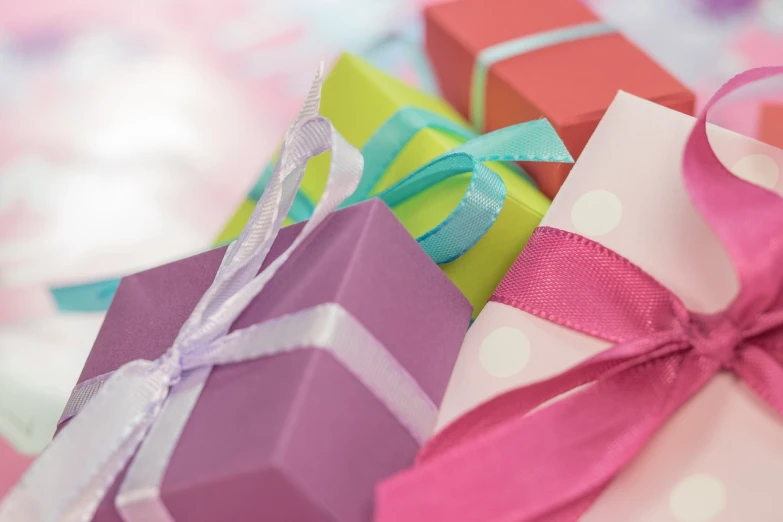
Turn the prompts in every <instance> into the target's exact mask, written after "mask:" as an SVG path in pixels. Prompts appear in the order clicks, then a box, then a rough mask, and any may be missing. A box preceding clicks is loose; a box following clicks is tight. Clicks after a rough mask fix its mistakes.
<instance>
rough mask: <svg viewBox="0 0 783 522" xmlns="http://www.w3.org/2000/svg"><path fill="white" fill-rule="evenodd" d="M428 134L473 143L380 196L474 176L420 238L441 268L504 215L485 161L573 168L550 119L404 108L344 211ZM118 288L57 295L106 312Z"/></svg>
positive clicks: (297, 213)
mask: <svg viewBox="0 0 783 522" xmlns="http://www.w3.org/2000/svg"><path fill="white" fill-rule="evenodd" d="M425 128H431V129H435V130H438V131H441V132H445V133H448V134H451V135H454V136H456V137H459V138H462V139H466V140H468V141H467V142H466V143H464V144H463V145H461V146H459V147H457V148H455V149H453V150H451V151H449V152H447V153H446V154H443V155H441V156H439V157H437V158H435V159H434V160H432V161H430V162H429V163H427V164H426V165H423V166H422V167H420V168H418V169H417V170H416V171H414V172H413V173H411V174H409V175H408V176H407V177H405V178H404V179H402V180H400V181H399V182H397V183H395V184H394V185H392V186H391V187H389V188H388V189H386V190H384V191H382V192H380V193H379V194H376V196H377V197H379V198H381V199H382V200H383V201H384V202H386V204H388V205H389V206H390V207H394V206H396V205H398V204H400V203H402V202H404V201H406V200H408V199H410V198H412V197H414V196H416V195H417V194H419V193H421V192H422V191H424V190H426V189H428V188H430V187H433V186H434V185H436V184H438V183H440V182H441V181H444V180H445V179H448V178H450V177H452V176H456V175H459V174H464V173H470V181H469V182H468V187H467V189H466V191H465V195H464V196H463V198H462V199H461V200H460V202H459V203H458V204H457V207H456V208H455V209H454V211H452V212H451V214H449V215H448V216H447V217H446V219H444V220H443V221H442V222H440V223H439V224H438V225H437V226H435V227H433V228H432V229H430V230H428V231H427V232H425V233H424V234H422V235H421V236H419V237H417V238H416V239H417V241H418V242H419V244H420V245H421V246H422V248H423V249H424V250H425V252H427V254H428V255H429V256H430V257H431V258H432V260H433V261H435V262H436V263H438V264H443V263H448V262H450V261H453V260H455V259H457V258H459V257H460V256H461V255H462V254H464V253H465V252H466V251H468V250H469V249H470V248H471V247H473V245H475V244H476V242H478V240H479V239H481V238H482V237H483V236H484V234H486V232H487V230H489V228H490V227H491V226H492V225H493V224H494V222H495V220H496V219H497V217H498V214H500V211H501V209H502V208H503V204H504V202H505V200H506V185H505V183H504V182H503V180H502V179H501V177H500V176H499V175H498V174H497V173H496V172H494V171H493V170H491V169H490V168H489V167H487V166H486V165H484V162H489V161H509V162H515V161H542V162H557V163H572V162H573V159H572V158H571V155H570V154H569V153H568V150H566V148H565V145H563V142H562V141H560V138H559V137H558V136H557V133H556V132H555V130H554V129H553V128H552V126H551V125H550V124H549V122H547V121H546V120H535V121H530V122H526V123H521V124H519V125H513V126H511V127H507V128H504V129H500V130H498V131H495V132H492V133H490V134H486V135H484V136H477V135H476V134H475V133H474V132H473V131H471V130H470V129H466V128H465V127H464V126H462V125H460V124H459V123H456V122H454V121H452V120H449V119H448V118H445V117H443V116H441V115H439V114H436V113H433V112H430V111H427V110H424V109H420V108H416V107H404V108H401V109H400V110H398V111H397V112H396V113H395V114H393V115H392V116H391V117H390V118H389V119H388V120H387V121H386V122H385V123H384V124H383V125H381V126H380V127H379V128H378V129H377V130H376V131H375V133H373V135H372V136H371V137H370V138H369V139H368V140H367V143H365V145H364V147H362V154H363V155H364V158H365V166H364V173H363V175H362V180H361V182H360V183H359V186H358V188H357V189H356V191H355V192H354V194H352V195H351V196H350V197H349V198H348V199H347V200H346V201H345V203H344V204H343V206H345V205H350V204H353V203H358V202H360V201H364V200H366V199H368V198H370V197H371V196H372V190H373V189H374V188H375V186H377V184H378V182H379V181H380V179H381V178H382V176H383V175H384V173H385V172H386V171H387V169H388V168H389V166H390V165H391V164H392V162H393V161H394V159H395V158H396V157H397V156H398V155H399V153H400V152H401V151H402V150H403V148H404V147H405V146H406V145H407V144H408V143H409V142H410V141H411V140H412V139H413V137H414V136H415V135H416V134H417V133H418V132H419V131H421V130H422V129H425ZM510 166H511V167H512V168H515V169H517V171H518V173H519V175H520V176H523V177H525V178H526V179H527V180H528V181H530V180H529V178H527V175H526V174H524V172H522V171H521V170H519V169H518V168H517V167H515V166H514V165H513V164H510ZM273 170H274V164H273V163H270V164H269V165H268V166H267V167H266V168H265V169H264V172H263V173H262V175H261V177H260V178H259V179H258V181H257V182H256V184H255V185H254V187H253V188H252V190H251V191H250V194H249V195H248V198H249V199H251V200H253V201H258V200H259V199H260V197H261V194H262V193H263V191H264V187H265V186H266V184H267V182H268V180H269V178H270V176H271V173H272V172H273ZM531 183H532V182H531ZM312 211H313V203H312V201H310V200H309V199H308V198H307V196H305V195H304V194H303V193H302V192H299V193H297V194H296V197H295V200H294V205H293V206H292V208H291V211H290V212H289V214H288V217H289V218H291V219H292V220H293V221H295V222H298V221H304V220H306V219H308V218H309V217H310V216H311V214H312ZM118 284H119V280H118V279H111V280H105V281H98V282H92V283H87V284H84V285H74V286H69V287H60V288H55V289H52V294H53V295H54V297H55V301H56V303H57V305H58V308H59V309H60V310H62V311H101V310H106V309H108V306H109V304H110V303H111V299H112V297H113V296H114V292H115V291H116V288H117V285H118Z"/></svg>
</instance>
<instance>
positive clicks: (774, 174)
mask: <svg viewBox="0 0 783 522" xmlns="http://www.w3.org/2000/svg"><path fill="white" fill-rule="evenodd" d="M731 171H732V172H733V173H734V175H735V176H737V177H738V178H742V179H744V180H745V181H749V182H751V183H754V184H756V185H758V186H760V187H764V188H766V189H772V188H775V185H777V183H778V178H779V177H780V168H778V164H777V162H776V161H775V160H774V159H772V158H770V157H769V156H767V155H766V154H751V155H749V156H745V157H744V158H742V159H741V160H739V161H738V162H737V163H735V164H734V166H733V167H732V168H731Z"/></svg>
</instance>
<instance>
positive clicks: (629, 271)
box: [376, 67, 783, 522]
mask: <svg viewBox="0 0 783 522" xmlns="http://www.w3.org/2000/svg"><path fill="white" fill-rule="evenodd" d="M781 72H783V67H768V68H761V69H753V70H750V71H747V72H745V73H743V74H740V75H738V76H736V77H735V78H733V79H732V80H730V81H729V82H727V83H726V85H724V86H723V87H722V88H721V89H720V90H719V91H718V92H717V93H716V94H715V96H714V97H713V99H712V100H711V101H710V103H709V104H708V105H707V107H706V108H705V111H704V112H703V113H702V114H701V116H700V117H699V118H698V119H697V121H696V124H695V125H694V128H693V130H692V132H691V135H690V137H689V139H688V142H687V144H686V148H685V153H684V157H683V177H684V180H685V186H686V188H687V190H688V192H689V194H690V196H691V199H692V200H693V203H694V205H695V207H696V208H697V209H698V210H699V211H700V213H701V214H702V216H703V217H704V219H705V220H706V222H707V223H708V224H709V225H710V226H711V227H712V229H713V230H714V232H715V234H716V235H717V236H718V238H719V239H720V241H721V242H722V244H723V245H724V247H725V248H726V250H727V252H728V253H729V256H730V258H731V260H732V262H733V264H734V267H735V269H736V271H737V275H738V276H739V280H740V284H741V289H740V292H739V294H738V295H737V297H736V298H735V299H734V301H732V303H731V304H730V305H729V306H728V307H727V308H726V309H725V310H722V311H720V312H718V313H715V314H710V315H707V314H698V313H693V312H690V311H688V310H687V309H686V308H685V306H684V305H683V304H682V303H681V301H680V300H679V299H678V298H677V296H675V295H674V294H673V293H672V292H671V291H669V290H668V289H666V288H665V287H664V286H663V285H661V284H660V283H658V282H657V281H655V280H654V279H653V278H652V277H651V276H650V275H648V274H646V273H645V272H644V271H642V270H641V269H640V268H639V267H637V266H635V265H633V264H632V263H631V262H630V261H628V260H627V259H625V258H623V257H622V256H620V255H618V254H617V253H615V252H612V251H610V250H608V249H606V248H605V247H603V246H602V245H600V244H598V243H595V242H593V241H591V240H588V239H586V238H584V237H581V236H578V235H576V234H571V233H568V232H564V231H562V230H557V229H552V228H548V227H541V228H539V229H537V230H536V232H535V233H534V234H533V237H532V238H531V240H530V242H529V243H528V246H527V247H526V249H525V251H524V252H523V253H522V254H521V255H520V257H519V258H518V259H517V261H516V262H515V264H514V265H513V266H512V268H511V270H510V271H509V272H508V274H507V276H506V277H505V279H504V280H503V282H502V283H501V284H500V286H499V287H498V289H497V290H496V292H495V294H494V296H493V300H494V301H497V302H501V303H504V304H507V305H510V306H514V307H516V308H519V309H521V310H524V311H526V312H528V313H530V314H532V315H535V316H537V317H541V318H544V319H546V320H548V321H551V322H554V323H557V324H559V325H562V326H565V327H567V328H570V329H573V330H577V331H580V332H583V333H586V334H589V335H591V336H594V337H597V338H601V339H604V340H607V341H612V342H614V343H616V344H615V345H614V346H613V347H612V348H610V349H608V350H606V351H604V352H602V353H600V354H598V355H596V356H594V357H592V358H591V359H588V360H587V361H585V362H583V363H581V364H579V365H578V366H576V367H574V368H572V369H570V370H567V371H566V372H564V373H562V374H560V375H558V376H555V377H553V378H551V379H548V380H545V381H542V382H538V383H534V384H532V385H529V386H526V387H523V388H519V389H516V390H512V391H509V392H507V393H505V394H502V395H500V396H499V397H496V398H495V399H492V400H491V401H489V402H487V403H485V404H484V405H481V406H479V407H478V408H477V409H475V410H473V411H471V412H468V413H467V414H466V415H464V416H463V417H462V418H460V419H459V420H457V421H456V422H454V423H453V424H452V425H450V426H449V427H447V428H446V429H445V430H444V431H442V432H441V433H440V434H438V435H437V436H436V437H435V438H434V439H432V440H431V441H430V442H429V443H428V444H427V445H426V446H425V447H424V448H423V449H422V452H421V454H420V456H419V459H418V461H417V465H416V466H415V467H414V468H413V469H411V470H409V471H407V472H404V473H402V474H400V475H398V476H396V477H393V478H392V479H390V480H389V481H387V482H386V483H384V484H382V485H381V486H380V488H379V491H378V499H377V505H376V509H377V514H376V521H377V522H403V521H404V522H441V521H442V522H447V521H448V522H452V521H455V520H459V521H461V522H474V521H475V522H571V521H575V520H578V519H579V517H580V516H581V515H582V514H583V513H584V512H585V511H586V510H588V509H589V508H590V506H591V505H592V504H593V502H594V501H595V500H596V499H597V498H598V496H599V495H600V494H601V493H602V492H603V490H604V489H605V488H606V487H607V486H608V485H609V484H610V483H611V481H612V480H613V479H614V478H615V476H616V475H617V474H618V473H619V472H620V471H622V470H623V469H624V468H625V467H626V466H627V465H628V464H629V463H630V462H631V461H632V460H633V459H634V458H635V457H636V456H637V455H638V454H639V453H640V452H641V451H642V449H644V447H645V446H646V445H647V443H648V442H649V440H650V439H651V438H652V437H653V436H654V435H655V433H656V432H657V431H658V429H659V428H660V427H661V426H663V424H664V423H665V422H666V421H667V420H668V419H669V417H670V416H671V415H672V414H673V413H674V412H675V411H677V410H678V409H679V408H680V407H682V406H683V405H684V404H685V403H686V402H687V401H688V400H689V399H690V398H691V397H692V396H693V395H694V394H696V393H698V392H699V390H701V389H702V388H703V387H704V386H705V385H706V384H707V383H708V382H709V381H710V379H712V377H713V376H714V375H715V374H716V373H718V372H720V371H731V372H733V373H734V374H735V375H737V376H738V377H739V378H740V379H742V380H743V381H744V382H745V384H746V385H747V386H748V387H750V388H751V389H752V390H754V391H755V392H756V393H757V394H758V395H759V396H760V397H761V398H762V399H763V400H765V401H766V402H767V404H768V405H769V406H770V407H771V408H773V409H774V410H775V411H777V412H778V413H780V414H781V415H783V268H781V267H783V239H781V238H780V233H779V224H780V223H783V199H781V198H780V197H779V196H778V195H777V194H774V193H772V192H769V191H766V190H764V189H761V188H759V187H756V186H755V185H752V184H750V183H747V182H745V181H743V180H741V179H739V178H737V177H736V176H734V175H733V174H732V173H731V172H729V171H728V169H726V167H724V166H723V164H721V162H720V161H719V160H718V158H717V156H716V155H715V152H714V151H713V150H712V148H711V147H710V144H709V140H708V138H707V126H706V116H707V113H708V111H709V108H710V107H712V106H713V105H714V104H715V103H717V102H718V101H719V100H721V99H722V98H723V97H725V96H726V95H728V94H729V93H731V92H733V91H734V90H736V89H737V88H739V87H741V86H743V85H746V84H748V83H752V82H755V81H758V80H762V79H764V78H768V77H771V76H773V75H776V74H780V73H781ZM588 303H589V304H588ZM584 385H587V386H584ZM580 387H581V388H580ZM566 392H571V393H569V394H568V395H566V396H564V394H565V393H566ZM552 399H557V400H556V401H553V402H551V403H550V402H549V401H550V400H552Z"/></svg>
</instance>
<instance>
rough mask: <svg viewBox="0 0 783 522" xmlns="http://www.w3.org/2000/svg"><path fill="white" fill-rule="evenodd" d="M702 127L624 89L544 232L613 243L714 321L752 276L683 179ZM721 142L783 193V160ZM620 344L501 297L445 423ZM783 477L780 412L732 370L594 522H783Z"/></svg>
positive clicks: (733, 161)
mask: <svg viewBox="0 0 783 522" xmlns="http://www.w3.org/2000/svg"><path fill="white" fill-rule="evenodd" d="M693 122H694V119H693V118H691V117H689V116H685V115H683V114H680V113H677V112H675V111H672V110H670V109H666V108H664V107H661V106H659V105H656V104H654V103H651V102H648V101H644V100H642V99H639V98H636V97H634V96H632V95H629V94H625V93H619V94H618V96H617V98H616V99H615V101H614V102H613V103H612V105H611V107H610V109H609V110H608V112H607V113H606V116H605V117H604V119H603V120H602V121H601V123H600V125H599V126H598V129H597V130H596V132H595V134H594V135H593V137H592V138H591V140H590V142H589V144H588V145H587V148H585V150H584V152H583V153H582V155H581V157H580V159H579V161H578V162H577V164H576V166H575V167H574V169H573V171H572V173H571V175H570V177H569V178H568V180H567V181H566V183H565V184H564V185H563V187H562V189H561V190H560V192H559V194H558V196H557V198H555V200H554V202H553V204H552V206H551V208H550V210H549V212H548V214H547V215H546V216H545V218H544V220H543V221H542V223H541V225H542V226H549V227H554V228H559V229H562V230H566V231H569V232H574V233H577V234H580V235H582V236H585V237H588V238H590V239H593V240H595V241H597V242H599V243H600V244H602V245H604V246H605V247H607V248H609V249H611V250H614V251H615V252H617V253H618V254H620V255H622V256H624V257H626V258H628V259H629V260H630V261H631V262H632V263H634V264H636V265H638V266H639V267H641V268H642V269H643V270H645V271H646V272H648V273H649V274H651V275H652V276H653V277H654V278H656V279H657V280H658V281H660V282H661V283H662V284H664V285H665V286H666V287H668V288H669V289H671V290H672V291H673V292H674V293H676V294H677V295H678V296H679V297H680V298H681V299H682V301H683V302H684V304H685V305H686V306H687V307H688V308H689V309H690V310H692V311H695V312H703V313H710V312H715V311H718V310H721V309H723V308H725V307H726V306H727V304H728V303H729V302H730V300H731V299H732V298H733V297H734V296H735V294H736V293H737V291H738V281H737V278H736V275H735V274H734V272H733V269H732V265H731V264H730V261H729V259H728V257H727V254H726V253H725V251H724V249H723V247H722V246H721V245H720V243H719V242H718V240H717V238H716V236H715V235H714V234H713V232H712V231H711V230H710V229H709V228H708V227H707V225H706V223H705V222H704V220H703V218H702V217H701V216H700V215H699V214H698V213H697V211H696V210H695V208H694V207H693V206H692V204H691V201H690V199H689V197H688V195H687V194H686V191H685V187H684V184H683V179H682V167H681V160H682V155H683V149H684V146H685V141H686V138H687V137H688V133H689V132H690V130H691V128H692V126H693ZM709 134H710V139H711V143H712V146H713V148H714V149H715V151H716V153H717V155H718V156H719V158H720V159H721V161H722V162H723V163H724V164H725V165H726V166H727V167H729V168H730V169H731V170H732V172H734V173H735V174H736V175H738V176H740V177H742V178H744V179H747V180H749V181H752V182H755V183H757V184H759V185H761V186H764V187H766V188H769V189H771V190H774V191H776V192H781V189H783V183H781V181H780V176H779V174H780V169H781V166H783V151H781V150H779V149H776V148H774V147H772V146H769V145H766V144H763V143H760V142H758V141H755V140H753V139H750V138H747V137H744V136H741V135H739V134H736V133H733V132H730V131H727V130H725V129H721V128H718V127H711V128H710V129H709ZM590 305H591V304H590V303H585V306H590ZM610 345H611V343H608V342H605V341H602V340H599V339H596V338H593V337H590V336H587V335H584V334H581V333H578V332H576V331H572V330H569V329H566V328H564V327H561V326H558V325H556V324H554V323H550V322H548V321H546V320H543V319H540V318H537V317H534V316H532V315H529V314H527V313H525V312H523V311H520V310H518V309H516V308H513V307H511V306H507V305H504V304H500V303H497V302H490V303H489V304H488V305H487V307H486V308H485V309H484V311H483V312H482V313H481V314H480V315H479V317H478V318H477V320H476V322H475V323H474V325H473V326H472V328H471V329H470V331H469V332H468V335H467V337H466V339H465V342H464V344H463V346H462V350H461V352H460V355H459V358H458V361H457V365H456V368H455V371H454V374H453V376H452V379H451V381H450V384H449V387H448V390H447V393H446V398H445V400H444V403H443V407H442V410H441V417H440V420H439V426H440V427H441V428H442V427H444V426H445V425H446V424H448V423H449V422H450V421H452V420H454V419H455V418H456V417H458V416H459V415H461V414H462V413H464V412H466V411H468V410H470V409H472V408H473V407H475V406H477V405H478V404H480V403H482V402H484V401H486V400H488V399H490V398H491V397H494V396H496V395H498V394H500V393H502V392H505V391H508V390H510V389H513V388H516V387H519V386H522V385H525V384H529V383H532V382H534V381H538V380H541V379H544V378H547V377H551V376H554V375H556V374H559V373H561V372H562V371H564V370H566V369H567V368H570V367H572V366H574V365H575V364H577V363H579V362H581V361H583V360H585V359H587V358H589V357H590V356H592V355H594V354H596V353H598V352H600V351H602V350H605V349H606V348H608V347H609V346H610ZM601 457H602V456H601V455H596V458H597V459H600V458H601ZM520 466H524V463H520ZM781 469H783V425H782V424H781V420H780V418H779V416H777V414H775V413H773V412H772V410H770V409H768V408H767V406H765V405H764V404H762V402H761V401H760V400H759V399H758V398H757V397H756V396H754V395H752V393H751V392H750V391H749V390H748V389H747V388H745V386H744V385H743V384H741V383H739V382H738V381H737V380H736V379H735V378H734V377H732V376H731V375H730V374H719V375H717V376H716V377H714V378H713V379H712V381H710V383H709V384H708V385H707V386H706V387H705V388H704V389H703V390H702V391H701V392H700V393H698V394H697V395H696V397H695V398H694V399H692V400H690V401H689V402H688V403H687V404H686V405H685V406H684V407H683V408H682V409H680V410H679V411H678V412H677V413H676V414H675V415H674V416H673V417H672V418H670V419H669V421H668V422H667V423H666V424H665V425H664V427H663V429H662V430H661V431H660V432H658V434H657V435H656V436H655V438H654V439H653V441H652V443H651V444H649V445H648V446H647V447H646V448H645V450H644V451H643V452H642V453H641V455H640V456H639V458H637V459H635V460H634V461H633V463H632V464H631V465H630V466H629V467H628V468H626V469H625V470H624V471H623V472H622V473H621V474H620V475H619V476H618V477H617V479H616V480H615V481H614V482H613V483H612V484H611V485H610V486H609V487H608V489H607V490H606V491H605V492H604V493H603V494H602V495H601V497H600V498H599V500H598V501H597V502H596V503H595V504H594V505H593V507H592V508H590V510H589V511H588V512H587V514H586V515H584V516H583V517H582V518H581V520H582V521H583V522H609V521H611V522H614V521H618V522H619V521H623V522H626V521H629V522H630V521H632V522H744V521H748V522H751V521H752V522H773V521H775V520H780V508H779V507H778V506H777V504H776V503H775V502H774V501H772V500H771V499H775V498H776V496H777V491H778V485H777V482H778V481H777V478H778V477H779V476H780V470H781Z"/></svg>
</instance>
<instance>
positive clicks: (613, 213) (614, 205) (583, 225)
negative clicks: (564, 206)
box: [571, 190, 623, 236]
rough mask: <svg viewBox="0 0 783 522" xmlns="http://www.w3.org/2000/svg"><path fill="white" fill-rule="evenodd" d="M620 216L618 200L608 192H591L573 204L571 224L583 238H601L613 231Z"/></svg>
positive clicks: (621, 210) (620, 210) (621, 212)
mask: <svg viewBox="0 0 783 522" xmlns="http://www.w3.org/2000/svg"><path fill="white" fill-rule="evenodd" d="M622 215H623V205H622V203H620V198H618V197H617V196H615V195H614V194H612V193H611V192H609V191H608V190H591V191H590V192H588V193H587V194H583V195H582V196H581V197H580V198H579V199H578V200H576V203H574V207H573V208H572V209H571V222H572V223H573V224H574V226H575V227H576V229H577V230H578V231H579V232H580V233H581V234H584V235H585V236H601V235H604V234H607V233H609V232H611V231H612V230H614V228H615V227H616V226H617V225H618V224H619V223H620V218H621V217H622Z"/></svg>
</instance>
